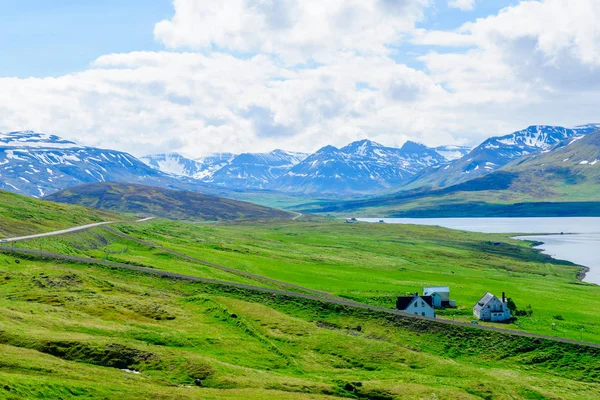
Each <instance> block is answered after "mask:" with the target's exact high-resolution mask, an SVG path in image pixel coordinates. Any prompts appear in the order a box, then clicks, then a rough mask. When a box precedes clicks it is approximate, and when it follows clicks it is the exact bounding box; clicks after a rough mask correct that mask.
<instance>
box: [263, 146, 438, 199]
mask: <svg viewBox="0 0 600 400" xmlns="http://www.w3.org/2000/svg"><path fill="white" fill-rule="evenodd" d="M443 162H446V159H445V158H444V157H443V156H441V155H440V154H439V153H437V152H436V151H435V150H434V149H431V148H428V147H426V146H424V145H421V144H418V143H414V142H407V143H406V144H404V146H402V148H400V149H397V148H392V147H385V146H383V145H381V144H379V143H376V142H373V141H370V140H361V141H357V142H353V143H350V144H349V145H347V146H345V147H342V148H341V149H338V148H336V147H333V146H325V147H323V148H321V149H320V150H318V151H317V152H315V153H314V154H312V155H310V156H308V157H307V158H306V159H305V160H304V161H302V162H301V163H299V164H298V165H296V166H295V167H293V168H292V169H291V170H290V171H289V172H287V173H285V174H284V175H283V176H281V177H280V178H279V179H277V180H276V181H275V182H274V184H273V185H271V188H272V189H276V190H280V191H284V192H303V193H364V192H373V191H376V190H382V189H386V188H388V187H391V186H392V185H394V184H398V183H399V182H402V181H403V180H406V179H408V178H410V177H411V176H412V175H414V174H415V173H416V172H417V171H420V170H421V169H423V168H426V167H430V166H432V165H437V164H439V163H443Z"/></svg>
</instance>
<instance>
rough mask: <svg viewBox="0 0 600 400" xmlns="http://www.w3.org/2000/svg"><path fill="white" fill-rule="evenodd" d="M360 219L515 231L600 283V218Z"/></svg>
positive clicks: (478, 229) (476, 229)
mask: <svg viewBox="0 0 600 400" xmlns="http://www.w3.org/2000/svg"><path fill="white" fill-rule="evenodd" d="M359 220H360V221H365V222H378V221H380V220H384V221H385V222H386V223H390V224H416V225H437V226H443V227H446V228H451V229H460V230H465V231H472V232H483V233H514V234H515V236H516V237H517V238H518V239H524V240H536V241H539V242H544V244H543V245H541V246H538V247H537V248H539V249H540V250H542V251H543V252H544V253H546V254H548V255H550V256H552V257H554V258H557V259H562V260H568V261H571V262H574V263H575V264H578V265H583V266H585V267H588V268H589V269H590V270H589V272H588V273H587V274H586V276H585V279H584V281H585V282H591V283H596V284H600V218H596V217H577V218H359ZM561 232H562V233H563V234H562V235H561V234H560V233H561ZM516 234H527V235H516ZM536 234H537V235H536ZM539 234H544V235H539ZM549 234H551V235H549Z"/></svg>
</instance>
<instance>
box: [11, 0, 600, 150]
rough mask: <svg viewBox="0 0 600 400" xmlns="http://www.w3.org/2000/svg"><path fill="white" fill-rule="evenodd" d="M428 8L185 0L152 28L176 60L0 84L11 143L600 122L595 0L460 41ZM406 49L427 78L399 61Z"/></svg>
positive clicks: (536, 8)
mask: <svg viewBox="0 0 600 400" xmlns="http://www.w3.org/2000/svg"><path fill="white" fill-rule="evenodd" d="M427 4H428V2H426V1H421V0H418V1H413V0H361V1H341V0H334V1H331V2H321V1H319V2H317V1H312V0H306V1H302V2H300V1H296V0H281V1H275V0H237V1H234V0H228V1H224V2H204V1H202V2H200V1H186V0H176V1H175V14H174V16H173V17H172V18H171V19H169V20H165V21H161V22H159V23H158V24H157V25H156V27H155V36H156V38H157V40H160V41H161V42H162V43H164V44H165V45H166V46H167V47H169V49H168V50H165V51H161V52H131V53H125V54H107V55H103V56H100V57H98V59H96V60H95V61H94V62H93V64H92V65H91V66H90V68H88V69H86V70H84V71H80V72H76V73H72V74H68V75H64V76H60V77H57V78H29V79H17V78H0V114H1V115H2V119H0V131H6V130H17V129H35V130H38V131H45V132H53V133H57V134H59V135H61V136H64V137H66V138H69V139H74V140H78V141H80V142H81V143H84V144H88V145H96V146H103V147H110V148H116V149H119V150H125V151H130V152H132V153H134V154H136V155H143V154H147V153H155V152H166V151H179V152H182V153H184V154H186V155H189V156H200V155H204V154H208V153H211V152H217V151H233V152H242V151H248V150H251V151H268V150H271V149H274V148H287V149H290V150H298V151H314V150H316V149H317V148H319V147H321V146H323V145H326V144H333V145H338V146H340V145H344V144H346V143H348V142H350V141H352V140H358V139H362V138H365V137H368V138H371V139H373V140H377V141H379V142H381V143H384V144H387V145H401V144H403V142H404V141H406V140H409V139H410V140H416V141H420V142H424V143H426V144H428V145H440V144H477V143H478V142H479V141H481V140H483V139H484V138H486V137H487V136H489V135H492V134H499V133H506V132H509V131H511V130H516V129H519V128H522V127H523V126H526V125H529V124H532V123H549V124H565V125H571V124H577V123H585V122H590V121H592V122H593V121H597V119H598V118H597V109H596V108H597V107H595V105H596V104H598V102H599V101H600V87H599V86H600V85H599V84H600V72H599V71H600V45H599V44H600V32H599V28H598V24H597V23H596V21H597V20H598V18H599V17H600V13H599V7H600V4H599V3H598V2H596V1H594V0H580V1H578V2H572V1H571V2H569V1H567V0H546V1H524V2H521V3H519V4H518V5H516V6H513V7H507V8H505V9H503V10H502V11H500V12H499V13H498V14H497V15H494V16H490V17H488V18H483V19H478V20H476V21H473V22H469V23H466V24H464V25H462V26H460V27H458V28H457V29H455V30H452V31H435V30H428V29H424V28H419V29H415V28H414V25H415V22H416V21H418V20H419V19H420V18H422V15H423V10H424V9H425V8H424V7H426V6H427ZM547 21H553V22H552V23H547ZM409 40H410V41H411V42H412V43H411V44H412V48H411V49H414V48H415V47H416V49H417V52H419V51H418V50H420V49H422V50H423V51H421V52H420V55H418V56H415V57H418V58H417V61H418V62H420V63H422V65H423V67H422V68H417V66H416V65H417V63H413V65H412V66H411V67H409V66H407V65H404V64H402V63H399V62H397V61H396V60H395V56H396V55H397V54H394V53H393V52H392V51H391V50H390V47H391V46H392V45H393V46H394V47H395V48H396V49H400V50H399V51H402V50H401V49H402V45H403V44H405V43H406V41H409ZM432 46H435V47H432ZM433 49H435V50H433ZM405 56H407V57H408V55H405Z"/></svg>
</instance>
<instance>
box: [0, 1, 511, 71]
mask: <svg viewBox="0 0 600 400" xmlns="http://www.w3.org/2000/svg"><path fill="white" fill-rule="evenodd" d="M511 3H515V1H504V0H485V1H483V0H478V1H477V2H476V8H475V9H474V10H472V11H468V12H465V11H461V10H459V9H457V8H450V7H448V5H447V2H446V1H444V0H437V1H436V2H435V4H434V5H433V6H432V7H431V8H430V9H429V10H428V11H427V12H426V15H425V19H424V20H423V21H422V22H420V23H418V24H417V26H418V27H422V28H426V29H440V30H444V29H455V28H457V27H459V26H460V25H462V24H463V23H464V22H467V21H470V20H473V19H474V18H481V17H486V16H488V15H490V14H494V13H496V12H498V10H500V9H501V8H503V7H505V6H506V5H509V4H511ZM0 8H1V9H2V13H0V26H2V27H3V29H2V30H3V31H5V32H6V33H7V34H6V35H2V36H1V37H0V54H2V55H3V59H5V60H7V61H9V62H6V61H5V62H2V63H0V76H15V77H20V78H26V77H30V76H35V77H45V76H53V77H57V76H60V75H64V74H68V73H71V72H75V71H80V70H83V69H85V68H88V67H89V66H90V63H91V62H92V61H94V60H95V59H96V58H98V57H100V56H101V55H104V54H109V53H126V52H130V51H143V50H146V51H159V50H164V48H165V47H164V46H163V45H162V44H161V43H159V42H157V41H156V40H155V39H154V35H153V28H154V24H156V23H157V22H159V21H161V20H163V19H167V18H169V17H171V16H172V15H173V13H174V9H173V2H172V0H87V1H82V0H0ZM426 50H427V49H424V48H422V47H419V48H417V47H414V46H410V45H406V44H405V45H402V46H400V49H399V52H398V54H396V55H395V58H396V59H397V60H398V61H401V62H405V63H407V64H410V65H419V63H418V62H416V61H415V60H414V57H412V56H411V55H412V54H413V52H419V53H423V52H425V51H426ZM407 53H408V54H407Z"/></svg>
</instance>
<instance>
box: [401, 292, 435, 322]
mask: <svg viewBox="0 0 600 400" xmlns="http://www.w3.org/2000/svg"><path fill="white" fill-rule="evenodd" d="M396 308H397V309H398V310H400V311H404V312H407V313H410V314H414V315H419V316H421V317H429V318H435V310H434V309H433V298H432V297H431V296H419V293H415V294H413V295H412V296H399V297H398V300H396Z"/></svg>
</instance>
